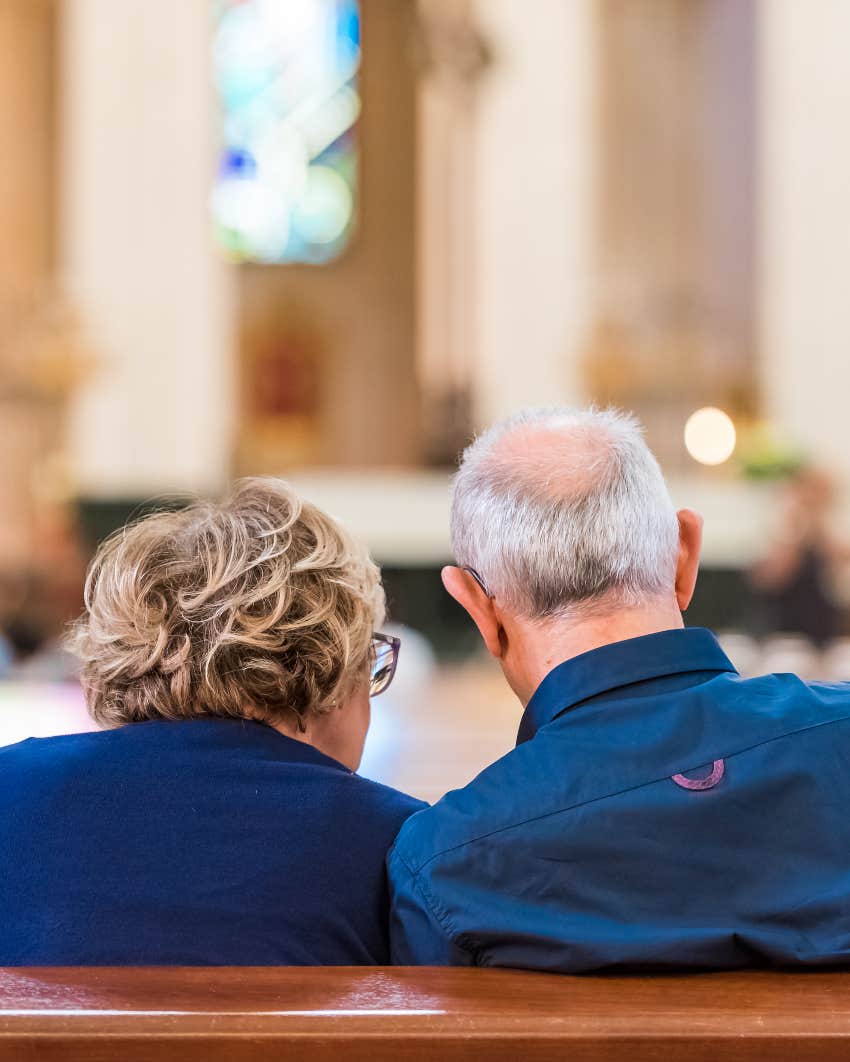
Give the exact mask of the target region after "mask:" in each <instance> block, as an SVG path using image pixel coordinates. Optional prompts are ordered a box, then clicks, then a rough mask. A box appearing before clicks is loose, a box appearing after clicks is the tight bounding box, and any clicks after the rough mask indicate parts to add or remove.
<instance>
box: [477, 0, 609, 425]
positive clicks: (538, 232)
mask: <svg viewBox="0 0 850 1062" xmlns="http://www.w3.org/2000/svg"><path fill="white" fill-rule="evenodd" d="M475 6H476V11H477V15H478V19H479V20H480V24H481V28H482V31H483V32H484V33H485V34H486V35H487V37H488V38H489V40H490V43H491V46H492V49H493V53H494V65H493V69H492V72H491V73H489V74H488V75H486V77H485V80H484V82H483V84H482V86H481V90H480V98H479V101H478V113H477V122H478V128H477V132H476V135H475V141H474V153H475V161H474V169H475V176H476V191H475V195H474V203H475V207H474V209H475V230H474V231H475V241H476V244H475V255H474V261H475V266H476V269H477V273H476V278H475V290H476V314H475V328H474V332H475V336H476V344H477V350H476V358H475V367H474V373H475V376H474V386H475V395H476V403H475V419H476V420H477V421H478V423H486V422H487V421H489V420H492V419H493V418H495V417H499V416H502V415H504V414H505V413H508V412H510V411H511V410H513V409H516V408H517V407H518V406H522V405H525V404H529V403H531V404H547V403H552V402H563V401H576V400H580V399H581V397H582V385H581V380H580V369H579V365H580V358H581V353H582V345H583V343H584V342H585V338H586V330H587V326H588V323H589V322H588V310H589V298H590V292H589V287H588V285H589V279H590V269H589V263H590V240H591V228H590V226H591V223H592V189H593V184H592V182H593V152H592V150H591V145H592V140H593V126H592V121H593V58H594V44H593V41H594V32H595V26H594V6H595V5H594V3H593V0H570V2H569V3H564V2H563V0H534V4H533V5H532V6H529V5H528V4H527V3H526V4H523V3H517V2H516V0H478V2H477V4H476V5H475ZM532 9H533V16H534V17H530V16H531V13H532Z"/></svg>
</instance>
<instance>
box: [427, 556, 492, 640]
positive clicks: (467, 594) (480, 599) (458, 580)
mask: <svg viewBox="0 0 850 1062" xmlns="http://www.w3.org/2000/svg"><path fill="white" fill-rule="evenodd" d="M441 574H442V579H443V586H444V587H445V588H446V590H447V591H448V592H449V594H451V596H452V597H453V598H454V599H455V601H457V603H458V604H459V605H460V606H461V608H464V609H466V611H467V612H468V613H469V615H470V616H471V617H472V622H473V623H474V624H475V626H476V627H477V628H478V633H479V634H480V635H481V637H482V639H483V641H484V644H485V645H486V646H487V651H488V652H489V653H491V654H492V655H493V656H495V657H496V658H497V659H499V658H501V656H502V654H503V642H502V639H501V638H500V632H501V624H500V623H499V620H498V618H497V616H496V610H495V608H494V606H493V599H492V598H491V597H488V596H487V595H486V594H485V593H484V590H483V589H482V588H481V586H480V585H479V583H478V581H477V580H475V579H473V577H472V576H471V575H470V574H469V572H465V571H464V570H463V568H456V567H455V566H454V565H453V564H450V565H448V566H447V567H445V568H443V571H442V573H441Z"/></svg>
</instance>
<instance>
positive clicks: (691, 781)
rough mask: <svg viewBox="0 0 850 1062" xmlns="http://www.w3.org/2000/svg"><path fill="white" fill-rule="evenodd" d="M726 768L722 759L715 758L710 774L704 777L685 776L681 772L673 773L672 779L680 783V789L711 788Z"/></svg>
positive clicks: (677, 783)
mask: <svg viewBox="0 0 850 1062" xmlns="http://www.w3.org/2000/svg"><path fill="white" fill-rule="evenodd" d="M725 770H726V765H725V764H724V762H723V760H715V761H714V766H713V767H712V768H711V774H708V775H706V776H705V778H686V777H685V776H684V775H683V774H674V775H673V778H672V781H674V782H675V783H676V785H680V786H681V787H682V789H713V788H714V787H715V786H716V785H717V783H718V782H719V781H720V779H721V778H722V777H723V774H724V772H725Z"/></svg>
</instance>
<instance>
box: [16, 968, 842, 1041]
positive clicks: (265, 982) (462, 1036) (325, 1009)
mask: <svg viewBox="0 0 850 1062" xmlns="http://www.w3.org/2000/svg"><path fill="white" fill-rule="evenodd" d="M479 1058H480V1059H485V1060H487V1062H503V1060H504V1062H537V1060H546V1062H549V1060H555V1059H558V1060H561V1059H565V1060H570V1062H591V1060H593V1062H597V1060H599V1062H602V1060H604V1062H621V1060H622V1062H650V1060H652V1062H727V1060H738V1059H742V1060H744V1059H745V1060H748V1062H750V1060H756V1059H757V1060H760V1062H782V1060H788V1062H815V1060H817V1062H833V1060H838V1059H841V1060H847V1059H850V973H848V974H844V973H840V972H839V973H833V972H829V973H808V974H787V973H786V974H782V973H766V972H758V973H724V974H699V975H691V976H685V977H582V978H577V977H559V976H556V975H547V974H536V973H523V972H519V971H506V970H465V969H434V968H421V969H415V968H395V969H368V968H348V967H304V968H294V967H268V968H266V967H264V968H256V967H228V968H222V967H181V968H178V967H162V968H150V967H148V968H132V967H120V968H115V969H106V968H95V967H88V968H85V967H83V968H47V967H41V968H30V969H18V968H12V969H5V970H0V1062H42V1060H43V1062H54V1060H56V1062H59V1060H62V1062H172V1060H174V1062H176V1060H180V1062H183V1060H193V1062H194V1060H198V1062H248V1060H251V1062H255V1060H263V1062H265V1060H269V1062H270V1060H272V1059H274V1060H275V1062H296V1060H297V1062H314V1060H316V1062H318V1060H321V1062H327V1060H331V1059H333V1060H334V1062H389V1060H392V1062H440V1060H451V1062H457V1060H461V1059H464V1060H466V1059H479Z"/></svg>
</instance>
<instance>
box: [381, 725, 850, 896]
mask: <svg viewBox="0 0 850 1062" xmlns="http://www.w3.org/2000/svg"><path fill="white" fill-rule="evenodd" d="M848 720H850V712H848V713H847V715H842V716H839V717H838V718H837V719H825V720H824V721H823V722H820V723H812V724H810V725H809V726H803V727H800V728H799V729H798V730H787V731H785V732H784V733H782V734H776V735H775V736H774V737H771V738H766V739H765V740H764V741H756V742H754V743H753V744H752V745H747V746H745V747H744V748H742V749H737V750H736V751H735V752H731V753H724V755H723V756H721V757H718V758H720V759H724V760H731V759H734V758H735V757H736V756H741V755H743V753H745V752H752V750H753V749H757V748H761V746H762V745H770V744H772V743H773V742H774V741H781V740H782V739H783V738H787V737H795V736H796V735H797V734H805V733H807V732H808V731H809V730H817V729H818V728H819V727H822V726H832V725H833V724H835V723H846V722H847V721H848ZM706 762H708V761H707V760H701V761H700V762H699V763H694V764H692V765H690V766H688V767H684V768H683V769H682V773H685V772H687V771H691V770H694V769H695V768H697V767H701V766H703V764H704V763H706ZM668 777H670V776H669V775H666V774H662V775H659V776H658V777H657V778H649V779H647V780H646V781H645V782H638V783H637V784H636V785H630V786H626V788H625V789H617V790H616V791H614V792H612V793H604V794H602V795H601V796H598V797H591V799H590V800H582V801H579V802H577V803H575V804H569V805H567V806H566V807H563V808H557V809H556V810H555V811H546V812H543V814H541V815H533V816H532V817H531V818H528V819H521V820H520V821H518V822H512V823H511V824H510V825H508V826H499V827H498V828H497V829H495V830H489V831H488V832H487V833H482V834H480V835H479V836H478V837H470V838H469V839H468V840H466V841H461V842H460V843H459V844H454V845H451V846H450V847H448V848H442V849H440V851H439V852H435V853H434V854H433V855H431V856H429V857H428V858H427V859H426V860H425V861H424V862H423V863H422V864H421V865H420V866H419V868H418V869H417V870H415V871H414V870H412V869H411V867H410V866H409V864H408V863H407V861H406V860H405V859H404V858H403V857H402V856H401V853H399V858H400V859H401V860H402V862H403V863H404V865H405V866H406V867H407V869H408V870H409V871H410V873H411V874H412V875H413V878H414V881H415V880H416V878H417V877H418V875H419V874H421V873H422V871H423V870H424V869H425V868H426V867H427V866H428V865H429V864H430V863H433V862H434V860H435V859H439V858H440V856H444V855H448V854H449V853H450V852H456V851H458V850H459V849H460V848H466V847H467V845H471V844H477V843H478V842H479V841H486V840H487V838H488V837H494V836H495V835H496V834H499V833H507V832H508V831H509V830H516V829H518V828H519V827H520V826H527V825H528V824H529V823H530V822H540V821H541V820H542V819H549V818H552V817H553V816H554V815H563V814H564V813H565V812H567V811H575V810H576V809H577V808H584V807H587V806H588V805H590V804H597V803H598V802H599V801H600V800H611V799H613V798H614V797H618V796H623V795H624V794H625V793H633V792H634V791H635V790H636V789H643V788H644V786H647V785H655V784H656V783H657V782H663V781H665V780H666V779H667V778H668Z"/></svg>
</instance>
